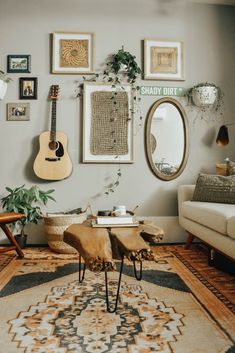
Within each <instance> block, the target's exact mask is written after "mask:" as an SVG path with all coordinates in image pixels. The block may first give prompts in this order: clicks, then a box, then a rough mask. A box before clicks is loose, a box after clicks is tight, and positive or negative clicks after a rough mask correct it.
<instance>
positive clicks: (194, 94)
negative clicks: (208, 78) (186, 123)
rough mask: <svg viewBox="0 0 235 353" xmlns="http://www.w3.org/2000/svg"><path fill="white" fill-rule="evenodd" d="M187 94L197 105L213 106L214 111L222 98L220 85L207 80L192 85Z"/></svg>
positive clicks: (219, 105) (218, 106)
mask: <svg viewBox="0 0 235 353" xmlns="http://www.w3.org/2000/svg"><path fill="white" fill-rule="evenodd" d="M187 96H188V97H189V99H191V100H192V102H193V104H194V105H196V106H197V107H202V108H204V107H210V106H214V107H215V110H216V111H217V110H218V109H219V108H220V107H221V105H222V100H223V93H222V91H221V89H220V87H218V86H216V85H215V84H214V83H209V82H202V83H199V84H197V85H195V86H193V87H192V88H190V89H189V90H188V92H187Z"/></svg>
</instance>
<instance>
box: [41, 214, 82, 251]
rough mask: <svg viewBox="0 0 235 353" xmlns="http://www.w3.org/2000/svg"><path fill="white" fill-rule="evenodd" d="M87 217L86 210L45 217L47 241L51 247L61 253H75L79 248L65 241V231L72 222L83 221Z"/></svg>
mask: <svg viewBox="0 0 235 353" xmlns="http://www.w3.org/2000/svg"><path fill="white" fill-rule="evenodd" d="M86 219H87V214H86V213H85V212H83V213H79V214H57V215H53V216H52V215H50V216H48V217H44V224H45V228H46V234H47V241H48V245H49V247H50V249H51V250H52V251H55V252H57V253H61V254H75V253H76V252H77V250H76V249H74V248H73V247H72V246H70V245H68V244H66V243H65V242H64V241H63V237H64V231H65V229H66V228H68V227H69V226H70V225H71V224H74V223H82V222H84V221H85V220H86Z"/></svg>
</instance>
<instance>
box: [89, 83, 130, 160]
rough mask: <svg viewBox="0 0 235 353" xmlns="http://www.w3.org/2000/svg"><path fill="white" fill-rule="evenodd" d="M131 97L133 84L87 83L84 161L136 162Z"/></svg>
mask: <svg viewBox="0 0 235 353" xmlns="http://www.w3.org/2000/svg"><path fill="white" fill-rule="evenodd" d="M131 101H132V100H131V86H130V85H129V84H126V85H122V87H120V88H119V89H118V88H116V87H114V86H112V85H111V84H103V83H96V82H85V83H84V97H83V162H84V163H133V118H132V105H131V104H132V103H131Z"/></svg>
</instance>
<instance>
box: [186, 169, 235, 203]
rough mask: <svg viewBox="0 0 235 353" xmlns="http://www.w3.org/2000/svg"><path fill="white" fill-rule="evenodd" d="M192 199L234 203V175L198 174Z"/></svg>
mask: <svg viewBox="0 0 235 353" xmlns="http://www.w3.org/2000/svg"><path fill="white" fill-rule="evenodd" d="M192 201H201V202H216V203H226V204H227V203H229V204H235V175H231V176H222V175H209V174H199V177H198V179H197V183H196V187H195V190H194V194H193V198H192Z"/></svg>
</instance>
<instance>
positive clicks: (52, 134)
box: [50, 99, 56, 141]
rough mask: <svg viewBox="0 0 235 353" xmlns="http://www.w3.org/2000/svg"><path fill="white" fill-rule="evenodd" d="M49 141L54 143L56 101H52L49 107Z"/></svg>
mask: <svg viewBox="0 0 235 353" xmlns="http://www.w3.org/2000/svg"><path fill="white" fill-rule="evenodd" d="M50 139H51V141H56V99H53V100H52V105H51V133H50Z"/></svg>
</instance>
